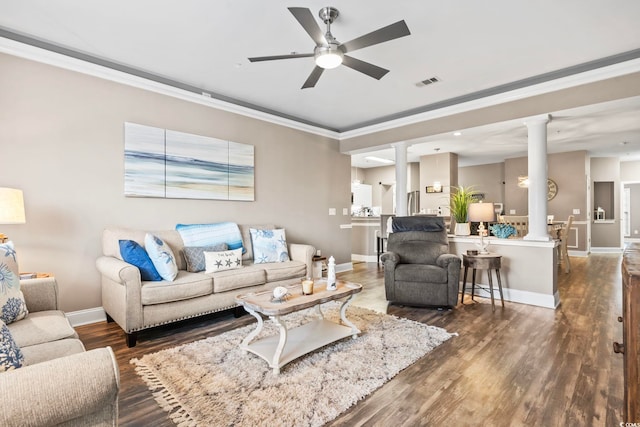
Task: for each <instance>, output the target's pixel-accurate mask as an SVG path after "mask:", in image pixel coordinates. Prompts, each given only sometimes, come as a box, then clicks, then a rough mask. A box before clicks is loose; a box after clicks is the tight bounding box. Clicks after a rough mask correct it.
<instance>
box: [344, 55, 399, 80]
mask: <svg viewBox="0 0 640 427" xmlns="http://www.w3.org/2000/svg"><path fill="white" fill-rule="evenodd" d="M342 65H346V66H347V67H349V68H352V69H354V70H356V71H360V72H361V73H363V74H366V75H367V76H369V77H373V78H374V79H376V80H380V79H381V78H383V77H384V75H385V74H387V73H388V72H389V70H385V69H384V68H382V67H378V66H377V65H373V64H370V63H368V62H365V61H361V60H359V59H356V58H354V57H352V56H347V55H345V56H344V58H342Z"/></svg>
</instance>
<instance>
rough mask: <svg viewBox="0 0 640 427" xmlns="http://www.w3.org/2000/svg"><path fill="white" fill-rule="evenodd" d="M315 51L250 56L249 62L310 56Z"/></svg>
mask: <svg viewBox="0 0 640 427" xmlns="http://www.w3.org/2000/svg"><path fill="white" fill-rule="evenodd" d="M312 56H313V53H292V54H290V55H275V56H256V57H254V58H248V59H249V62H260V61H273V60H276V59H292V58H310V57H312Z"/></svg>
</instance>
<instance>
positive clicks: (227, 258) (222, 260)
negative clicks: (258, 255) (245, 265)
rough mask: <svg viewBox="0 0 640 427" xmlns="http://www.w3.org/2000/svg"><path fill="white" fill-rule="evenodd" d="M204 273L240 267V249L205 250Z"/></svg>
mask: <svg viewBox="0 0 640 427" xmlns="http://www.w3.org/2000/svg"><path fill="white" fill-rule="evenodd" d="M204 259H205V273H215V272H216V271H223V270H236V269H238V268H242V249H234V250H227V251H218V252H205V253H204Z"/></svg>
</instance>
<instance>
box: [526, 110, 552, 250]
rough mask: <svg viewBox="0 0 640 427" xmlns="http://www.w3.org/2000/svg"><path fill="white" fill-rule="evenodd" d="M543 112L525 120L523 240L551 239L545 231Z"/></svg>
mask: <svg viewBox="0 0 640 427" xmlns="http://www.w3.org/2000/svg"><path fill="white" fill-rule="evenodd" d="M550 119H551V116H549V115H548V114H544V115H541V116H535V117H530V118H528V119H527V120H526V121H525V124H526V125H527V129H528V131H529V140H528V153H529V159H528V174H529V233H528V234H527V235H526V236H524V240H538V241H548V240H551V236H549V232H548V231H547V123H549V121H550Z"/></svg>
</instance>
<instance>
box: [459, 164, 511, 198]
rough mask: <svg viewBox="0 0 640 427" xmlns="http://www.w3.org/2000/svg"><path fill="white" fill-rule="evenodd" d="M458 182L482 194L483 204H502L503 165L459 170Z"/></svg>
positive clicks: (479, 166) (468, 167)
mask: <svg viewBox="0 0 640 427" xmlns="http://www.w3.org/2000/svg"><path fill="white" fill-rule="evenodd" d="M458 182H459V183H460V185H463V186H465V187H469V186H473V188H474V189H475V190H476V191H478V192H479V193H484V196H485V197H484V200H485V202H492V203H504V163H492V164H488V165H478V166H467V167H463V168H460V169H459V170H458Z"/></svg>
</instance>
